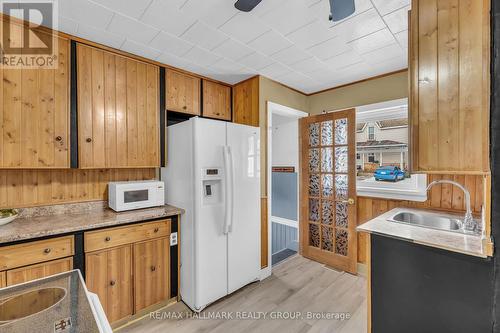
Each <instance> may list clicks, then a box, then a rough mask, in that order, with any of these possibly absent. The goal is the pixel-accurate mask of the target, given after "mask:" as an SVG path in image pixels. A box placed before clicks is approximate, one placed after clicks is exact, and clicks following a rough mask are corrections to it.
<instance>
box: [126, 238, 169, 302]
mask: <svg viewBox="0 0 500 333" xmlns="http://www.w3.org/2000/svg"><path fill="white" fill-rule="evenodd" d="M169 262H170V242H169V239H167V238H163V239H158V240H153V241H147V242H143V243H138V244H135V245H134V280H135V281H134V298H135V311H136V312H137V311H139V310H142V309H144V308H146V307H148V306H150V305H153V304H156V303H158V302H161V301H162V300H165V299H167V298H169V295H170V286H169V281H170V276H169V267H170V264H169Z"/></svg>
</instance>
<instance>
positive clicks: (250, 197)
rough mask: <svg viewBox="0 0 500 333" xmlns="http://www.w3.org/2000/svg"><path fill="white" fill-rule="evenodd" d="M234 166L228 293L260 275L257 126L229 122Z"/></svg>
mask: <svg viewBox="0 0 500 333" xmlns="http://www.w3.org/2000/svg"><path fill="white" fill-rule="evenodd" d="M227 145H228V147H229V150H230V160H231V162H232V163H230V164H232V168H230V169H231V170H232V175H231V177H230V179H232V188H233V190H232V192H233V196H232V219H231V224H230V228H229V233H228V292H229V293H232V292H234V291H235V290H237V289H239V288H241V287H242V286H244V285H246V284H248V283H250V282H253V281H255V280H258V279H259V275H260V135H259V129H258V128H257V127H251V126H245V125H239V124H233V123H227Z"/></svg>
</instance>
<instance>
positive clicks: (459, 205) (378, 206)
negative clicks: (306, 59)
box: [357, 174, 487, 263]
mask: <svg viewBox="0 0 500 333" xmlns="http://www.w3.org/2000/svg"><path fill="white" fill-rule="evenodd" d="M439 179H449V180H454V181H456V182H458V183H460V184H463V185H464V186H465V188H467V189H468V190H469V192H470V195H471V206H472V207H471V208H472V211H473V214H481V209H482V206H483V203H484V186H485V185H486V186H487V184H485V178H484V176H477V175H438V174H433V175H429V179H428V182H429V183H430V182H432V181H434V180H439ZM357 201H358V202H357V213H358V215H357V218H358V221H357V222H358V225H360V224H363V223H365V222H367V221H369V220H371V219H373V218H375V217H377V216H379V215H381V214H383V213H385V212H388V211H389V210H391V209H393V208H396V207H409V208H422V209H433V210H443V211H449V212H456V213H464V212H465V201H464V195H463V192H462V190H460V189H459V188H457V187H456V186H453V185H449V184H442V185H436V186H434V187H433V188H432V189H431V190H430V193H429V196H428V199H427V201H424V202H416V201H404V200H391V199H378V198H368V197H358V200H357ZM388 223H389V222H388ZM366 247H367V235H366V234H364V233H358V262H360V263H366Z"/></svg>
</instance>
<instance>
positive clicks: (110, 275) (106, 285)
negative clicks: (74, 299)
mask: <svg viewBox="0 0 500 333" xmlns="http://www.w3.org/2000/svg"><path fill="white" fill-rule="evenodd" d="M85 266H86V268H85V275H86V279H85V283H86V284H87V288H88V289H89V290H90V291H91V292H93V293H96V294H97V295H98V296H99V300H100V301H101V304H102V307H103V309H104V312H105V313H106V316H107V317H108V320H109V322H115V321H117V320H120V319H123V318H125V317H127V316H130V315H132V314H133V292H132V288H133V276H132V245H126V246H121V247H116V248H113V249H109V250H104V251H98V252H93V253H89V254H87V255H86V256H85Z"/></svg>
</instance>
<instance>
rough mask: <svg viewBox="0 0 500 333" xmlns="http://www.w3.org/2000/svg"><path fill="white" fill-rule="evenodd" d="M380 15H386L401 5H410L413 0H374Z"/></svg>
mask: <svg viewBox="0 0 500 333" xmlns="http://www.w3.org/2000/svg"><path fill="white" fill-rule="evenodd" d="M372 1H373V4H374V5H375V7H377V10H378V11H379V12H380V15H386V14H388V13H390V12H393V11H395V10H396V9H399V8H401V7H405V6H409V5H410V1H411V0H372Z"/></svg>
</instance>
